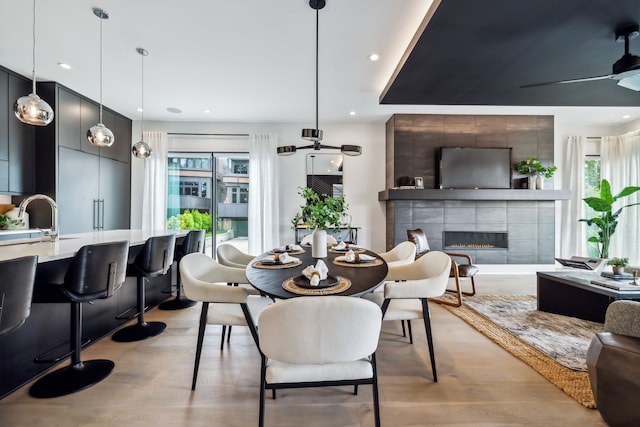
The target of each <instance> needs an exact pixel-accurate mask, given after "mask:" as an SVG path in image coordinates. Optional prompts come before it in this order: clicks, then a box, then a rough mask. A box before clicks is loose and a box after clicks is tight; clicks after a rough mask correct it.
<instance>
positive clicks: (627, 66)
mask: <svg viewBox="0 0 640 427" xmlns="http://www.w3.org/2000/svg"><path fill="white" fill-rule="evenodd" d="M638 35H640V31H638V25H637V24H633V25H628V26H625V27H622V28H620V29H618V30H616V41H617V42H618V43H622V42H624V55H623V56H622V58H620V59H618V60H617V61H616V62H615V63H614V64H613V71H612V73H611V74H606V75H603V76H594V77H583V78H580V79H572V80H560V81H555V82H546V83H534V84H529V85H524V86H520V87H521V88H528V87H536V86H547V85H556V84H565V83H580V82H590V81H595V80H606V79H610V80H617V81H618V86H622V87H625V88H627V89H631V90H635V91H640V56H637V55H631V54H630V53H629V40H632V39H635V38H636V37H638Z"/></svg>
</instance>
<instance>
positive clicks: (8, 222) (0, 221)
mask: <svg viewBox="0 0 640 427" xmlns="http://www.w3.org/2000/svg"><path fill="white" fill-rule="evenodd" d="M21 224H22V221H20V220H18V219H11V218H9V217H8V216H6V215H5V214H0V230H13V229H15V228H16V227H17V226H19V225H21Z"/></svg>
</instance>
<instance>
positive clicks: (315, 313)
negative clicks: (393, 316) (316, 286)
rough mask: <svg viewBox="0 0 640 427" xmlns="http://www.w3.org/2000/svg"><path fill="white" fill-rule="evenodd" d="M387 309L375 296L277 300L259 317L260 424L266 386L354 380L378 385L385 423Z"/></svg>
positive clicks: (375, 393)
mask: <svg viewBox="0 0 640 427" xmlns="http://www.w3.org/2000/svg"><path fill="white" fill-rule="evenodd" d="M381 318H382V313H381V311H380V308H379V307H378V306H377V305H376V304H373V303H372V302H370V301H366V300H363V299H360V298H351V297H344V296H313V297H297V298H291V299H288V300H282V301H278V302H276V303H275V304H273V305H271V306H269V307H267V308H265V309H264V311H263V312H262V314H261V315H260V318H259V319H258V334H259V336H260V341H259V342H260V353H261V357H262V363H261V367H260V415H259V423H258V425H259V426H260V427H263V426H264V418H265V391H266V390H268V389H270V390H272V391H273V397H274V398H275V390H276V389H284V388H300V387H323V386H340V385H354V386H355V389H354V394H357V390H358V389H357V387H358V385H359V384H371V385H372V387H373V412H374V420H375V425H376V427H379V426H380V409H379V405H378V377H377V372H376V355H375V352H376V349H377V347H378V339H379V336H380V326H381Z"/></svg>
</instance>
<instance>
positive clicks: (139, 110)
mask: <svg viewBox="0 0 640 427" xmlns="http://www.w3.org/2000/svg"><path fill="white" fill-rule="evenodd" d="M136 111H137V112H138V113H142V112H143V111H144V110H143V109H142V107H138V108H136Z"/></svg>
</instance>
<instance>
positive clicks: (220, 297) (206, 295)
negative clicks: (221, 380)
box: [179, 253, 271, 390]
mask: <svg viewBox="0 0 640 427" xmlns="http://www.w3.org/2000/svg"><path fill="white" fill-rule="evenodd" d="M179 268H180V274H181V275H182V286H183V287H184V293H185V295H186V296H187V298H189V299H190V300H193V301H201V302H202V310H201V312H200V323H199V327H198V342H197V345H196V358H195V362H194V366H193V379H192V382H191V390H195V389H196V380H197V378H198V368H199V366H200V355H201V354H202V344H203V342H204V333H205V329H206V327H207V325H222V326H223V327H224V326H226V325H234V326H248V327H249V331H250V332H251V336H252V337H253V339H254V341H255V342H256V345H257V343H258V335H257V332H256V328H255V322H254V318H256V317H257V315H259V313H260V311H262V309H264V308H265V307H266V306H267V305H269V304H271V300H270V299H269V298H262V297H259V296H251V295H249V293H248V292H247V290H246V289H245V288H242V287H239V286H227V285H226V284H227V283H238V282H241V283H246V281H247V279H246V276H245V274H244V270H242V269H239V268H234V267H227V266H225V265H221V264H220V263H218V262H217V261H216V260H214V259H212V258H211V257H209V256H208V255H205V254H201V253H192V254H189V255H186V256H185V257H184V258H182V261H180V267H179ZM222 342H223V343H224V337H222ZM220 349H221V350H222V345H221V346H220Z"/></svg>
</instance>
